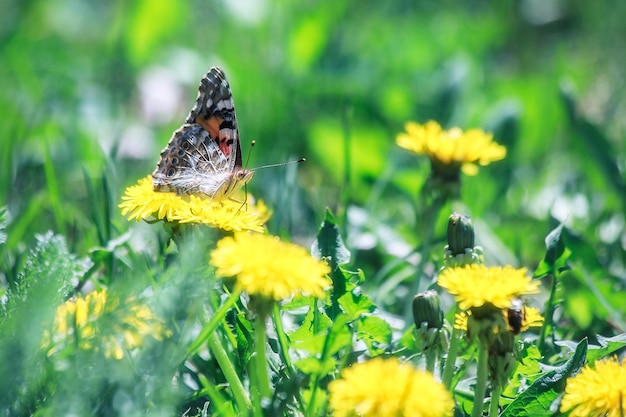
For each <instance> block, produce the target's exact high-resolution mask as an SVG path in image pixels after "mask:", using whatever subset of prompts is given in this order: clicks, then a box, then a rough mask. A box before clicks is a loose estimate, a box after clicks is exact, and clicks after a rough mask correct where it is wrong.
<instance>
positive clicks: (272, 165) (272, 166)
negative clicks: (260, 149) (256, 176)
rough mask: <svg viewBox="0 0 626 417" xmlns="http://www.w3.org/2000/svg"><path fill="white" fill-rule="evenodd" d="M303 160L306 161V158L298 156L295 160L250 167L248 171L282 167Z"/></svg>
mask: <svg viewBox="0 0 626 417" xmlns="http://www.w3.org/2000/svg"><path fill="white" fill-rule="evenodd" d="M304 161H306V158H300V159H298V160H297V161H289V162H281V163H279V164H270V165H261V166H260V167H255V168H252V169H251V170H250V171H258V170H259V169H265V168H274V167H282V166H285V165H291V164H298V163H300V162H304Z"/></svg>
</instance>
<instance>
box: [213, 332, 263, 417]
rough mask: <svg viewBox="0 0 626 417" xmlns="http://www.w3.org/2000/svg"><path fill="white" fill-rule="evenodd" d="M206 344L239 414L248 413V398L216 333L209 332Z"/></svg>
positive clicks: (250, 404) (250, 406)
mask: <svg viewBox="0 0 626 417" xmlns="http://www.w3.org/2000/svg"><path fill="white" fill-rule="evenodd" d="M208 343H209V349H210V350H211V352H212V353H213V357H215V360H216V361H217V363H218V364H219V366H220V369H221V370H222V373H223V374H224V377H225V378H226V380H227V381H228V383H229V384H230V389H231V391H232V393H233V397H235V402H236V403H237V408H238V409H239V412H240V413H242V411H243V410H246V411H247V412H249V411H250V410H252V403H251V402H250V398H248V394H247V392H246V389H245V388H244V386H243V384H242V383H241V380H240V379H239V375H237V371H236V370H235V366H234V365H233V363H232V361H231V360H230V358H229V357H228V353H226V350H225V349H224V346H222V342H221V340H220V338H219V337H218V335H217V333H216V332H211V334H210V335H209V340H208Z"/></svg>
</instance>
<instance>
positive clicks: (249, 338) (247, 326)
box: [235, 313, 254, 368]
mask: <svg viewBox="0 0 626 417" xmlns="http://www.w3.org/2000/svg"><path fill="white" fill-rule="evenodd" d="M236 323H237V325H236V326H235V329H236V335H237V355H238V356H239V363H240V366H241V367H242V368H243V367H245V366H246V365H247V363H248V362H249V360H250V356H252V354H253V353H254V329H253V328H252V323H251V322H250V320H248V319H247V318H246V315H245V313H239V314H237V321H236Z"/></svg>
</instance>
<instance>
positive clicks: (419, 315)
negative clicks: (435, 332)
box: [413, 290, 443, 329]
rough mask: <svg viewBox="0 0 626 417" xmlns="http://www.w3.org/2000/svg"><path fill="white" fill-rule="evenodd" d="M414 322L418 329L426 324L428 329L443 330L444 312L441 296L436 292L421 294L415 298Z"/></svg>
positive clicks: (430, 291)
mask: <svg viewBox="0 0 626 417" xmlns="http://www.w3.org/2000/svg"><path fill="white" fill-rule="evenodd" d="M413 320H414V321H415V326H416V327H417V328H418V329H419V328H420V327H421V326H422V323H426V324H427V328H428V329H441V327H442V326H443V310H442V309H441V300H440V299H439V294H437V292H436V291H434V290H429V291H425V292H421V293H419V294H417V295H416V296H415V297H414V298H413Z"/></svg>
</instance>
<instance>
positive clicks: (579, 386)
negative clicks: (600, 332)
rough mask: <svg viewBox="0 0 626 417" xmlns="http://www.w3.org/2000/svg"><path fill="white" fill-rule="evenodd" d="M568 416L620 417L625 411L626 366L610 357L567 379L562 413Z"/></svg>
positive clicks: (586, 367)
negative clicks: (566, 413)
mask: <svg viewBox="0 0 626 417" xmlns="http://www.w3.org/2000/svg"><path fill="white" fill-rule="evenodd" d="M567 411H570V413H569V415H570V416H571V417H587V416H607V417H620V416H623V415H624V413H625V412H626V363H622V364H620V362H619V360H618V359H617V358H616V357H615V356H613V357H611V358H609V359H606V360H602V361H598V362H596V363H595V369H592V368H591V367H589V366H585V367H584V368H583V369H582V371H581V372H580V373H579V374H578V375H575V376H573V377H571V378H569V379H568V380H567V383H566V385H565V395H564V396H563V400H562V401H561V412H567Z"/></svg>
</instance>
